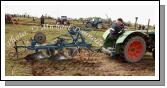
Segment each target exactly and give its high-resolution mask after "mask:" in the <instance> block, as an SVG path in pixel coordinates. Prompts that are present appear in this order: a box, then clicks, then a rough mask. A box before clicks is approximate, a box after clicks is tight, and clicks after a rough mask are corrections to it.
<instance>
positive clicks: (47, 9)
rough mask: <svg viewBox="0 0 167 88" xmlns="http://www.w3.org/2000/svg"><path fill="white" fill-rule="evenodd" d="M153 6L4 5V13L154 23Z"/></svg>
mask: <svg viewBox="0 0 167 88" xmlns="http://www.w3.org/2000/svg"><path fill="white" fill-rule="evenodd" d="M155 8H156V7H154V6H153V5H6V6H5V13H15V14H24V13H28V14H30V15H33V16H37V17H40V16H41V15H42V14H43V15H45V14H47V15H49V16H52V17H56V18H57V17H60V16H62V15H66V16H68V17H70V18H79V17H94V16H98V17H102V18H107V17H106V14H107V15H108V17H110V18H111V19H112V20H115V19H117V18H119V17H121V18H123V19H124V20H125V21H131V22H132V23H134V21H135V17H139V19H138V23H142V24H147V22H148V19H149V18H150V19H151V21H150V24H151V25H153V24H155V13H156V12H155Z"/></svg>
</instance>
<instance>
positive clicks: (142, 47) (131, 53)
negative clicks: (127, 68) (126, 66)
mask: <svg viewBox="0 0 167 88" xmlns="http://www.w3.org/2000/svg"><path fill="white" fill-rule="evenodd" d="M145 52H146V43H145V40H144V39H143V38H142V37H140V36H134V37H131V38H130V39H128V40H127V41H126V43H125V45H124V46H123V52H122V55H123V57H124V59H125V60H126V61H127V62H131V63H135V62H139V61H140V60H141V59H142V58H143V56H144V54H145Z"/></svg>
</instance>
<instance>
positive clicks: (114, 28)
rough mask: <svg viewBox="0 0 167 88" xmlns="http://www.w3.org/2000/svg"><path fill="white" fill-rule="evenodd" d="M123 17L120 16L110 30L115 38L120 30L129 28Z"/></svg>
mask: <svg viewBox="0 0 167 88" xmlns="http://www.w3.org/2000/svg"><path fill="white" fill-rule="evenodd" d="M127 28H128V27H127V26H125V24H124V22H123V20H122V18H118V19H117V21H115V22H113V23H112V25H111V30H110V37H111V38H112V39H113V38H114V37H115V36H116V35H117V34H118V33H119V32H121V31H123V30H124V29H127Z"/></svg>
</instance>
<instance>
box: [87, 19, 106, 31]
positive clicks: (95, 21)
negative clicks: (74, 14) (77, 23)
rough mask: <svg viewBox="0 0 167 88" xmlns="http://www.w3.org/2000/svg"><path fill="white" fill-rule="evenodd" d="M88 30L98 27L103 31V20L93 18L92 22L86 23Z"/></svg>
mask: <svg viewBox="0 0 167 88" xmlns="http://www.w3.org/2000/svg"><path fill="white" fill-rule="evenodd" d="M86 27H87V28H92V27H96V28H98V29H101V28H102V27H103V25H102V19H101V18H93V19H92V20H89V21H87V22H86Z"/></svg>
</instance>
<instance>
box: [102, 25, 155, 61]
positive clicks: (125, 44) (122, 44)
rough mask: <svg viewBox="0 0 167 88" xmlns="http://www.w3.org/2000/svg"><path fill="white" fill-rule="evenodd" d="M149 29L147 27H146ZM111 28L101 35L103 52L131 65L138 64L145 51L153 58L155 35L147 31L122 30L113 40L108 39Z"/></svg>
mask: <svg viewBox="0 0 167 88" xmlns="http://www.w3.org/2000/svg"><path fill="white" fill-rule="evenodd" d="M148 27H149V25H148ZM110 31H111V28H110V29H108V30H106V32H104V34H103V38H104V40H105V41H104V45H103V47H104V48H103V49H102V50H103V51H104V52H107V53H108V54H110V55H111V56H115V55H119V56H120V57H122V58H123V60H125V61H127V62H131V63H135V62H139V61H140V60H141V59H142V58H143V56H144V54H145V53H146V51H148V52H152V56H153V58H155V33H154V32H148V28H147V30H145V31H143V30H122V31H120V32H119V33H118V34H117V35H116V36H115V37H114V38H112V39H111V37H110Z"/></svg>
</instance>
